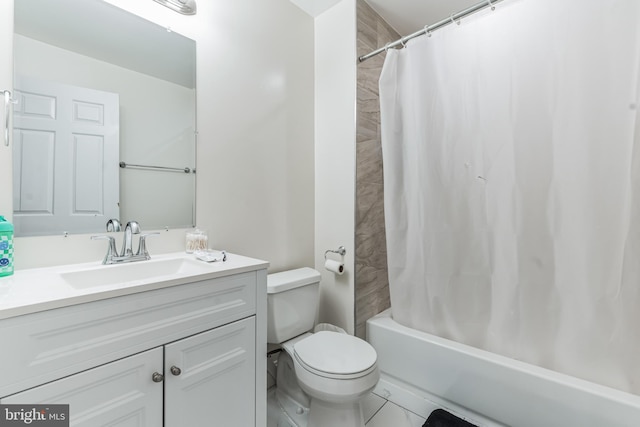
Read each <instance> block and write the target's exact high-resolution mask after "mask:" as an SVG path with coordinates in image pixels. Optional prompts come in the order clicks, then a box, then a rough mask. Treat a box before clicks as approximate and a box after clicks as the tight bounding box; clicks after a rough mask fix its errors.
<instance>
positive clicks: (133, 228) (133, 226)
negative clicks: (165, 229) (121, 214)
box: [91, 219, 160, 264]
mask: <svg viewBox="0 0 640 427" xmlns="http://www.w3.org/2000/svg"><path fill="white" fill-rule="evenodd" d="M111 230H113V231H120V222H119V221H118V220H117V219H110V220H109V221H108V222H107V232H109V231H111ZM140 231H141V229H140V225H139V224H138V223H137V222H136V221H129V222H127V225H126V227H125V228H124V238H123V239H122V250H121V252H120V253H118V250H117V249H116V239H115V238H114V237H112V236H105V235H100V236H91V239H92V240H108V241H109V247H108V248H107V254H106V255H105V257H104V259H103V260H102V263H103V264H120V263H125V262H134V261H145V260H148V259H151V256H150V255H149V252H148V251H147V244H146V239H147V237H149V236H155V235H156V234H160V233H158V232H155V233H146V234H140ZM134 234H140V238H139V240H138V251H137V252H136V253H135V254H134V253H133V243H132V241H133V235H134Z"/></svg>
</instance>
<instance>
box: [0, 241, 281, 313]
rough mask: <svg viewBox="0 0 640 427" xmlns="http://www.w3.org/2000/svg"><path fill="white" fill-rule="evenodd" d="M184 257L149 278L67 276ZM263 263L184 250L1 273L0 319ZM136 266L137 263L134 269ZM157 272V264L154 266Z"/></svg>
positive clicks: (225, 273)
mask: <svg viewBox="0 0 640 427" xmlns="http://www.w3.org/2000/svg"><path fill="white" fill-rule="evenodd" d="M177 260H185V262H184V264H185V267H186V268H181V269H179V270H178V271H176V272H173V273H170V274H164V275H157V274H156V275H155V276H154V277H152V278H143V279H134V280H124V281H118V282H117V283H107V284H99V285H92V284H91V283H87V284H86V286H73V285H72V284H70V282H69V281H68V280H65V275H68V274H72V275H73V274H77V273H80V274H82V273H85V272H86V273H88V274H95V273H97V274H98V275H99V276H100V275H102V276H107V275H109V273H113V271H109V270H111V269H123V268H127V266H133V264H142V263H146V264H145V267H149V268H150V269H154V267H155V266H157V267H160V263H165V264H166V263H169V262H171V263H176V262H179V261H177ZM268 266H269V263H268V262H266V261H261V260H257V259H253V258H247V257H244V256H241V255H236V254H228V256H227V261H225V262H220V261H218V262H211V263H206V262H204V261H199V260H197V259H196V257H195V256H194V255H192V254H186V253H183V252H178V253H171V254H163V255H155V256H152V258H151V259H150V260H148V261H138V262H135V263H129V264H116V265H102V264H101V261H96V262H91V263H85V264H72V265H62V266H56V267H47V268H34V269H28V270H18V271H16V272H15V273H14V274H13V275H12V276H7V277H0V319H7V318H10V317H15V316H21V315H24V314H29V313H35V312H38V311H44V310H51V309H54V308H60V307H66V306H70V305H75V304H82V303H87V302H91V301H98V300H102V299H106V298H113V297H118V296H123V295H130V294H134V293H138V292H145V291H150V290H154V289H162V288H167V287H169V286H176V285H181V284H185V283H189V282H195V281H200V280H207V279H214V278H216V277H222V276H228V275H231V274H237V273H244V272H249V271H255V270H260V269H265V268H267V267H268ZM134 268H137V267H134ZM158 270H160V268H158Z"/></svg>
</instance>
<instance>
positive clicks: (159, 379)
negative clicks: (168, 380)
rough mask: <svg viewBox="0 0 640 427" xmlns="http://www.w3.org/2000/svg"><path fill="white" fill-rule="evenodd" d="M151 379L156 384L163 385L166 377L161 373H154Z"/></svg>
mask: <svg viewBox="0 0 640 427" xmlns="http://www.w3.org/2000/svg"><path fill="white" fill-rule="evenodd" d="M151 379H152V380H153V382H154V383H161V382H162V381H164V375H162V374H161V373H159V372H154V373H153V375H151Z"/></svg>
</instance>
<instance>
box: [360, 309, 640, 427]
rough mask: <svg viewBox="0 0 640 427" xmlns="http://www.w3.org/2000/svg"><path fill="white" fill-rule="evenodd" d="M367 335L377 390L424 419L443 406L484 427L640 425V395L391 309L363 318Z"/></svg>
mask: <svg viewBox="0 0 640 427" xmlns="http://www.w3.org/2000/svg"><path fill="white" fill-rule="evenodd" d="M367 340H368V341H369V342H370V343H371V344H372V345H373V347H374V348H375V349H376V351H377V352H378V366H379V368H380V373H381V376H380V382H379V384H378V386H377V387H376V390H375V393H376V394H379V395H381V396H383V397H385V398H387V399H388V400H390V401H392V402H394V403H397V404H398V405H400V406H402V407H404V408H407V409H408V410H410V411H412V412H415V413H417V414H418V415H420V416H422V417H424V418H427V417H428V416H429V414H430V413H431V411H433V410H434V409H436V408H438V407H441V408H445V409H448V410H449V411H450V412H453V413H455V414H456V415H458V416H460V417H462V418H465V419H467V420H469V421H470V422H472V423H474V424H476V425H480V426H486V427H501V426H514V427H529V426H530V427H542V426H544V427H549V426H558V427H573V426H579V427H588V426H593V427H614V426H616V427H617V426H624V427H627V426H628V427H638V426H640V396H636V395H633V394H630V393H625V392H622V391H618V390H615V389H612V388H608V387H604V386H601V385H597V384H594V383H591V382H588V381H584V380H580V379H577V378H574V377H571V376H568V375H564V374H560V373H557V372H554V371H550V370H548V369H544V368H540V367H537V366H533V365H530V364H527V363H523V362H519V361H517V360H514V359H510V358H507V357H504V356H500V355H496V354H493V353H490V352H487V351H484V350H479V349H476V348H473V347H470V346H467V345H464V344H459V343H457V342H454V341H450V340H447V339H443V338H440V337H437V336H434V335H430V334H427V333H424V332H421V331H417V330H414V329H411V328H407V327H405V326H402V325H400V324H398V323H396V322H395V321H394V320H393V319H392V318H391V311H390V310H387V311H385V312H383V313H381V314H379V315H377V316H375V317H373V318H371V319H369V320H368V321H367ZM639 363H640V361H639Z"/></svg>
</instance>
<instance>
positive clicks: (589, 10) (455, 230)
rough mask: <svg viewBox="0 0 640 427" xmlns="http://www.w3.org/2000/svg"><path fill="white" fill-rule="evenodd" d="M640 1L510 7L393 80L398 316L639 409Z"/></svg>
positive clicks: (386, 84)
mask: <svg viewBox="0 0 640 427" xmlns="http://www.w3.org/2000/svg"><path fill="white" fill-rule="evenodd" d="M639 63H640V1H638V0H506V1H504V2H501V3H500V4H499V5H498V7H497V8H496V10H495V11H491V10H489V9H486V10H485V11H483V12H480V13H478V14H476V15H474V16H472V17H469V18H466V19H464V20H462V21H461V23H460V25H449V26H448V27H446V28H444V29H442V30H439V31H436V32H434V33H433V34H432V35H431V37H427V36H422V37H419V38H417V39H414V40H412V41H411V42H409V43H408V45H407V47H406V48H405V49H402V50H398V51H395V50H390V51H389V52H388V54H387V59H386V62H385V65H384V69H383V72H382V76H381V78H380V102H381V116H382V144H383V157H384V178H385V181H384V182H385V215H386V230H387V252H388V253H387V256H388V263H389V280H390V291H391V305H392V312H393V317H394V318H395V319H396V320H397V321H399V322H400V323H403V324H406V325H408V326H411V327H413V328H417V329H421V330H424V331H427V332H430V333H433V334H436V335H440V336H443V337H446V338H450V339H453V340H456V341H459V342H463V343H467V344H470V345H473V346H476V347H480V348H484V349H487V350H490V351H493V352H496V353H499V354H503V355H506V356H510V357H513V358H516V359H520V360H523V361H527V362H530V363H533V364H537V365H540V366H544V367H548V368H551V369H554V370H557V371H560V372H564V373H568V374H571V375H574V376H577V377H580V378H584V379H588V380H591V381H594V382H597V383H601V384H605V385H609V386H612V387H615V388H618V389H620V390H625V391H629V392H632V393H635V394H640V152H639V151H640V88H639V83H640V79H639V77H640V70H639Z"/></svg>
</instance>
